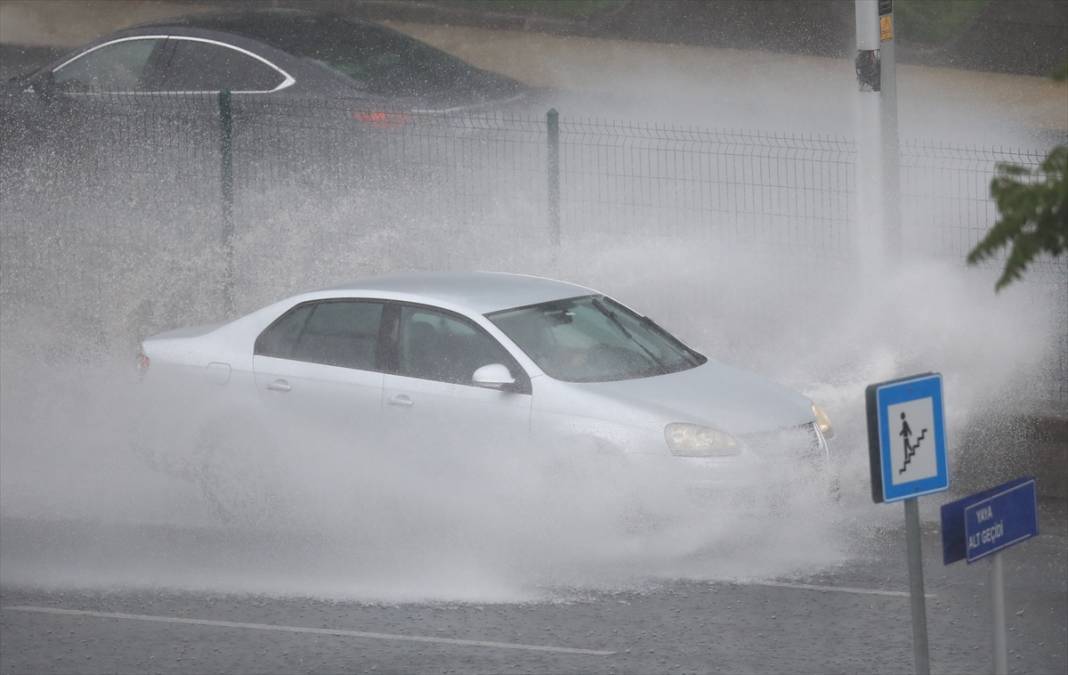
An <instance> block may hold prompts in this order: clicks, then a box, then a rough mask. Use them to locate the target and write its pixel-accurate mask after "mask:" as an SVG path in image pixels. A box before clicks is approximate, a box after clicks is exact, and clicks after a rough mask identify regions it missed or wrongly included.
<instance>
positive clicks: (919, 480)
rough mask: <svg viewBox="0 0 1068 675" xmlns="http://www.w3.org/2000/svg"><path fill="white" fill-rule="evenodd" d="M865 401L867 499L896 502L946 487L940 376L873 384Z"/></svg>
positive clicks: (943, 415)
mask: <svg viewBox="0 0 1068 675" xmlns="http://www.w3.org/2000/svg"><path fill="white" fill-rule="evenodd" d="M865 399H866V404H867V412H868V452H869V456H870V464H871V496H872V499H873V500H874V501H875V502H876V503H879V502H897V501H901V500H903V499H908V498H910V497H918V496H919V495H925V494H930V493H932V492H941V491H942V490H945V489H947V488H948V487H949V468H948V465H947V460H946V434H945V417H946V415H945V408H944V407H943V404H942V376H941V375H940V374H938V373H926V374H923V375H914V376H912V377H906V378H902V379H899V380H891V381H889V382H880V383H878V384H872V385H869V386H868V388H867V390H866V391H865Z"/></svg>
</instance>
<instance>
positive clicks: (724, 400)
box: [574, 359, 812, 434]
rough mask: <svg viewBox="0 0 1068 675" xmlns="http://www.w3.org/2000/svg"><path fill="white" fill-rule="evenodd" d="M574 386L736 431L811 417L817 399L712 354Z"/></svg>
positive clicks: (673, 417) (665, 416)
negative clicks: (688, 363) (662, 369)
mask: <svg viewBox="0 0 1068 675" xmlns="http://www.w3.org/2000/svg"><path fill="white" fill-rule="evenodd" d="M574 386H576V387H579V388H581V389H583V390H584V391H586V392H587V393H589V394H593V395H596V396H598V397H603V398H607V399H612V400H613V401H615V402H616V403H619V404H621V405H624V406H627V407H631V408H634V409H641V410H642V411H645V412H652V413H654V414H655V415H657V416H658V417H661V418H662V421H663V422H665V423H667V422H690V423H695V424H703V425H707V426H713V427H716V428H718V429H722V430H724V431H729V432H730V433H733V434H749V433H758V432H766V431H773V430H776V429H784V428H788V427H793V426H798V425H800V424H805V423H807V422H811V421H812V403H811V401H809V400H808V399H807V398H805V397H804V396H802V395H801V394H798V393H797V392H795V391H792V390H790V389H787V388H786V387H783V386H781V385H779V384H776V383H774V382H771V381H770V380H766V379H764V378H762V377H760V376H758V375H755V374H753V373H749V372H746V371H744V370H739V369H737V368H732V367H730V366H727V365H724V364H722V363H719V362H716V361H713V360H711V359H710V360H709V361H707V362H706V363H704V364H703V365H701V366H698V367H696V368H691V369H689V370H684V371H681V372H678V373H669V374H667V375H657V376H655V377H643V378H639V379H633V380H619V381H616V382H592V383H575V384H574Z"/></svg>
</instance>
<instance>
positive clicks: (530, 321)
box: [486, 295, 707, 382]
mask: <svg viewBox="0 0 1068 675" xmlns="http://www.w3.org/2000/svg"><path fill="white" fill-rule="evenodd" d="M486 317H487V318H488V319H489V320H490V321H492V322H493V323H494V325H496V326H497V327H498V328H500V329H501V330H502V331H504V333H505V335H507V336H508V337H509V338H511V339H512V341H513V342H515V343H516V344H517V345H519V347H520V349H522V350H523V351H524V352H526V354H527V355H528V356H529V357H530V358H531V359H533V360H534V362H535V363H537V364H538V366H539V367H540V368H541V369H542V370H544V371H545V372H546V373H547V374H548V375H550V376H551V377H554V378H556V379H558V380H564V381H567V382H609V381H613V380H630V379H635V378H639V377H652V376H654V375H664V374H666V373H675V372H678V371H680V370H688V369H690V368H695V367H697V366H699V365H701V364H702V363H704V362H705V361H707V359H706V358H705V357H704V356H702V355H701V354H698V353H697V352H695V351H693V350H692V349H690V348H689V347H687V346H686V345H684V344H682V343H681V342H679V341H678V340H677V339H676V338H674V337H673V336H672V335H671V334H670V333H668V332H667V331H665V330H664V329H663V328H661V327H660V326H657V325H656V324H655V323H653V322H652V321H651V320H650V319H648V318H646V317H644V316H640V315H638V314H635V313H634V312H632V311H631V310H629V309H627V308H626V307H624V306H623V305H621V304H619V303H618V302H615V301H614V300H612V299H611V298H607V297H604V296H600V295H591V296H586V297H581V298H571V299H568V300H554V301H552V302H546V303H543V304H540V305H533V306H530V307H519V308H517V309H507V310H504V311H500V312H494V313H492V314H487V315H486Z"/></svg>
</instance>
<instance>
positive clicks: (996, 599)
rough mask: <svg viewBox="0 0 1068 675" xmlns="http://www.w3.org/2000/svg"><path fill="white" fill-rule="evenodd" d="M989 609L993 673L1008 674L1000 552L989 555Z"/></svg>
mask: <svg viewBox="0 0 1068 675" xmlns="http://www.w3.org/2000/svg"><path fill="white" fill-rule="evenodd" d="M990 611H991V612H993V616H992V618H993V619H994V621H993V627H994V675H1008V673H1009V653H1008V652H1009V650H1008V645H1007V641H1006V638H1005V575H1004V570H1003V569H1002V564H1001V553H995V554H994V555H992V556H991V557H990Z"/></svg>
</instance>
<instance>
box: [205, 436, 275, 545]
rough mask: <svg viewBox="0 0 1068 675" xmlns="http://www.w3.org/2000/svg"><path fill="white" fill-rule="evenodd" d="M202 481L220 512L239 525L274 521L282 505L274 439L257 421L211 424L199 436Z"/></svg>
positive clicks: (229, 522)
mask: <svg viewBox="0 0 1068 675" xmlns="http://www.w3.org/2000/svg"><path fill="white" fill-rule="evenodd" d="M195 450H196V458H197V467H198V468H197V471H196V482H197V484H198V486H199V487H200V490H201V492H202V493H203V495H204V498H205V499H206V500H207V502H208V505H209V507H210V508H211V510H212V512H213V513H214V514H215V516H216V517H217V518H218V519H219V520H220V521H221V522H222V523H224V524H226V525H229V526H235V527H255V528H259V527H263V526H266V525H269V524H270V523H273V522H274V521H275V520H276V519H277V517H278V515H279V513H280V511H281V507H282V501H283V500H282V491H281V489H280V485H281V472H280V471H279V467H278V454H277V451H276V446H275V444H274V441H273V439H271V438H270V436H269V434H267V433H266V432H265V430H264V429H263V428H262V426H260V425H258V424H256V423H255V422H252V421H248V420H246V421H243V422H242V421H238V420H227V421H220V422H215V423H212V424H209V425H206V426H205V427H204V428H202V429H201V431H200V433H199V434H198V436H197V440H196V448H195Z"/></svg>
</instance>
